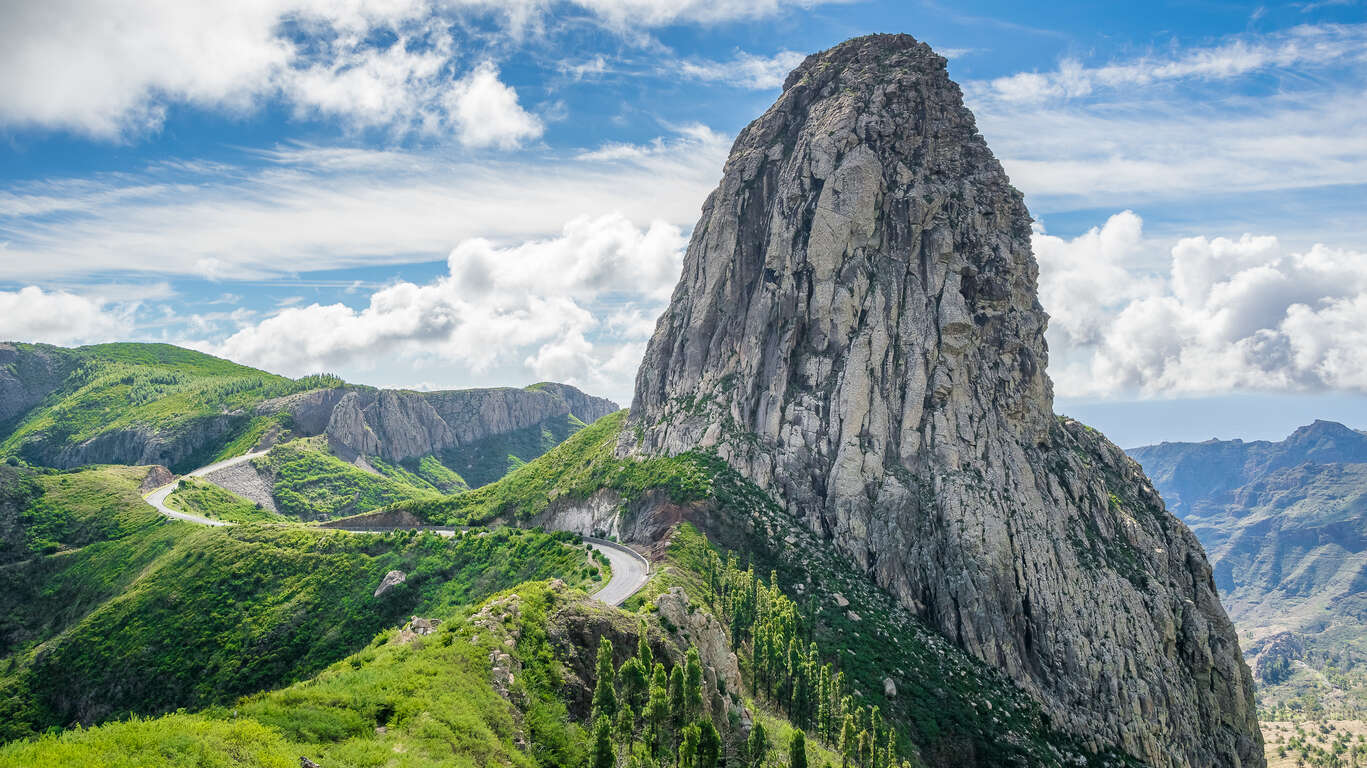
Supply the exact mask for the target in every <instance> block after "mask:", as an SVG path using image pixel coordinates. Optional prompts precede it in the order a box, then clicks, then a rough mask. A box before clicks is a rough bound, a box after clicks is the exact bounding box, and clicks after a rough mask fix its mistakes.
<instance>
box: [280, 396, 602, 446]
mask: <svg viewBox="0 0 1367 768" xmlns="http://www.w3.org/2000/svg"><path fill="white" fill-rule="evenodd" d="M616 410H617V404H616V403H614V402H612V401H611V400H607V399H605V398H601V397H593V396H591V395H586V394H584V393H583V392H581V391H579V390H578V389H575V388H574V387H571V386H568V385H566V384H551V383H546V384H537V385H534V386H531V387H528V388H526V389H513V388H498V389H457V390H447V391H442V392H410V391H405V390H392V389H363V388H355V387H342V388H336V389H328V390H315V391H311V392H302V393H300V394H297V395H291V396H289V397H285V398H280V399H278V400H271V401H268V402H266V403H263V404H262V405H261V406H260V408H259V409H258V411H259V412H260V413H263V414H272V413H278V412H281V411H284V412H288V413H289V414H290V416H291V417H292V420H293V423H294V430H293V431H294V433H295V434H296V435H297V436H308V437H312V436H314V435H320V434H326V435H327V437H328V440H329V442H330V443H331V444H332V446H333V447H334V449H340V450H341V452H344V453H345V452H350V453H352V454H354V455H357V456H380V457H383V458H385V459H388V460H390V461H399V460H402V459H406V458H410V457H413V456H426V455H430V454H436V453H440V452H442V451H444V450H447V449H449V448H455V447H461V446H466V445H471V444H474V443H477V442H479V441H481V440H484V439H486V438H489V437H491V436H495V435H503V434H507V433H510V432H515V431H517V430H521V429H527V428H529V427H534V426H536V425H538V424H541V423H542V422H545V421H546V420H548V419H551V418H554V417H558V416H568V415H570V414H573V415H574V416H575V417H576V418H578V419H580V420H582V421H584V422H593V421H597V420H598V419H600V418H602V417H603V416H606V415H608V414H609V413H612V412H614V411H616ZM524 458H531V457H524Z"/></svg>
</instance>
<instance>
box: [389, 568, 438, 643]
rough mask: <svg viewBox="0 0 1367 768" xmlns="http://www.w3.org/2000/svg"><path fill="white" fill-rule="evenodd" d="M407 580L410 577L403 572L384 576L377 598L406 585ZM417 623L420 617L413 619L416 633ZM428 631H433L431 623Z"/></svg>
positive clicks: (391, 572)
mask: <svg viewBox="0 0 1367 768" xmlns="http://www.w3.org/2000/svg"><path fill="white" fill-rule="evenodd" d="M407 579H408V576H407V575H406V574H405V573H404V572H403V571H390V572H389V573H386V574H385V575H384V578H383V579H381V580H380V586H378V587H376V588H375V597H379V596H380V595H383V594H384V593H386V592H388V591H389V590H391V589H393V588H394V587H397V586H398V585H400V584H402V583H404V581H406V580H407ZM422 621H427V619H422ZM417 622H418V617H416V616H414V617H413V625H414V631H415V632H416V631H417V629H416V626H417ZM427 629H428V630H430V629H431V626H430V623H429V625H428V626H427ZM418 634H427V633H426V632H418Z"/></svg>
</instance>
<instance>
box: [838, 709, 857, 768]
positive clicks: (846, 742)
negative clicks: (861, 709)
mask: <svg viewBox="0 0 1367 768" xmlns="http://www.w3.org/2000/svg"><path fill="white" fill-rule="evenodd" d="M858 739H859V732H858V731H856V730H855V729H854V715H852V714H851V715H845V720H844V722H843V723H842V724H841V726H840V765H841V768H849V765H850V763H857V762H858V759H859V743H858Z"/></svg>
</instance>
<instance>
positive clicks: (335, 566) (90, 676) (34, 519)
mask: <svg viewBox="0 0 1367 768" xmlns="http://www.w3.org/2000/svg"><path fill="white" fill-rule="evenodd" d="M136 469H137V468H129V467H104V468H95V469H89V470H83V471H79V472H70V473H56V474H51V475H33V474H31V473H28V476H27V477H21V478H20V480H21V481H24V482H26V483H29V484H32V485H37V486H39V487H40V488H43V489H46V488H48V487H52V488H55V489H56V490H54V491H47V490H44V492H43V493H42V494H40V495H39V496H38V497H37V502H36V503H35V502H34V500H33V496H32V495H31V494H28V495H25V496H24V497H23V500H27V502H28V506H27V507H26V511H25V513H24V514H23V515H21V518H22V520H23V525H24V526H25V528H24V530H25V531H34V530H38V531H44V532H52V531H56V532H57V533H56V534H55V535H56V536H57V537H58V538H57V539H53V538H51V536H52V535H54V534H51V533H44V534H43V535H42V540H43V541H57V542H58V544H59V547H66V548H62V549H59V550H58V551H57V552H55V553H53V554H41V553H31V554H30V556H28V557H27V558H26V559H21V560H18V561H15V562H11V563H10V564H9V565H7V566H5V567H3V568H0V723H3V727H4V732H3V736H4V737H5V738H13V737H16V736H24V735H29V734H32V733H36V732H40V731H42V730H44V729H46V728H48V727H51V726H64V725H68V724H72V723H77V722H80V723H87V724H88V723H95V722H100V721H102V720H105V719H108V718H110V717H119V716H123V715H125V714H128V713H157V712H164V711H169V710H172V709H176V708H178V707H196V706H205V705H208V704H212V703H214V702H218V701H225V700H230V699H231V698H232V697H234V696H237V695H241V694H244V693H248V692H251V691H255V690H260V689H264V688H270V687H274V686H278V685H280V684H282V683H288V682H290V681H292V680H298V679H302V678H304V677H307V676H308V675H310V674H312V673H314V672H315V671H317V670H318V669H321V668H322V667H324V666H326V665H327V664H329V663H331V662H333V661H335V660H336V659H338V658H341V657H343V656H345V655H346V654H348V653H351V652H353V651H355V650H357V649H358V648H360V647H362V646H364V645H365V644H366V643H367V642H369V641H370V640H371V638H372V637H374V635H375V633H377V632H379V631H381V630H382V629H384V628H386V627H393V626H397V625H398V624H401V623H403V621H404V620H406V619H407V618H408V617H409V616H410V615H413V614H422V615H428V614H432V613H437V614H446V613H449V612H451V611H453V610H456V609H457V608H458V607H459V606H462V605H468V604H470V603H473V602H477V601H478V600H480V599H482V598H483V597H484V596H486V595H488V594H490V593H492V592H495V591H497V590H500V589H506V588H508V587H510V586H513V585H515V584H519V583H521V582H523V581H526V580H529V579H543V578H547V577H550V576H559V577H561V578H564V579H566V580H568V581H570V582H571V583H575V584H578V583H585V584H587V583H592V579H593V577H594V573H595V571H596V568H594V567H592V566H590V565H588V560H587V558H586V557H585V553H584V551H583V550H582V548H580V547H579V546H578V545H574V544H573V540H572V537H569V536H567V535H564V534H561V535H549V534H543V533H539V532H533V531H497V532H494V533H492V534H489V535H477V534H473V533H472V534H467V535H462V536H457V537H454V538H444V537H440V536H436V535H434V534H421V535H420V534H416V533H412V532H406V533H394V534H389V535H383V536H376V535H355V534H346V533H338V532H324V531H317V530H311V529H306V528H303V527H299V526H291V527H284V528H279V527H276V528H270V527H260V526H235V527H231V528H217V529H215V528H205V527H199V526H194V525H190V524H185V523H178V522H172V521H167V520H164V519H163V518H161V516H159V515H157V514H156V512H155V511H154V510H152V509H151V507H149V506H147V505H146V504H145V503H144V502H142V500H141V498H140V496H139V494H138V491H137V488H138V483H139V482H141V479H142V477H141V475H143V474H145V473H146V469H145V468H143V470H142V472H141V473H139V472H137V471H136ZM64 481H65V482H64ZM96 487H104V488H106V489H108V490H109V491H111V493H110V494H109V495H105V494H91V493H88V492H87V491H88V489H90V488H96ZM82 489H84V490H82ZM59 494H65V495H64V496H59ZM81 498H86V499H89V500H90V503H87V504H85V505H81V504H75V503H70V504H69V503H66V501H68V500H79V499H81ZM96 499H99V501H95V500H96ZM110 499H113V501H110ZM15 501H16V499H15V498H14V497H10V498H9V503H10V504H13V503H15ZM108 504H114V505H116V506H119V507H120V508H118V509H114V508H110V507H108V506H104V505H108ZM111 513H114V514H112V517H113V518H115V519H116V520H118V521H119V522H118V524H117V525H110V526H106V527H104V528H101V529H98V530H97V531H95V532H91V531H90V530H88V529H87V528H83V527H81V525H79V524H78V523H80V522H81V521H82V520H87V519H88V518H89V516H95V517H103V516H105V515H110V514H111ZM72 521H74V522H72ZM69 544H76V545H79V546H77V547H67V545H69ZM44 549H46V547H44ZM390 570H400V571H403V572H404V573H405V574H406V575H407V578H406V581H405V582H404V583H403V584H400V585H398V586H396V587H394V588H392V589H390V590H389V591H387V592H385V593H384V594H382V595H380V596H378V597H376V596H375V595H374V594H373V592H374V591H375V589H376V587H377V586H378V585H379V584H380V582H381V580H382V579H383V578H384V576H385V574H386V573H387V572H389V571H390Z"/></svg>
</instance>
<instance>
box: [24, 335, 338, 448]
mask: <svg viewBox="0 0 1367 768" xmlns="http://www.w3.org/2000/svg"><path fill="white" fill-rule="evenodd" d="M15 346H16V348H17V349H18V350H19V356H18V359H17V360H16V362H15V363H13V364H11V365H10V366H9V368H10V370H9V371H8V373H9V374H10V375H14V376H21V375H27V376H29V377H35V376H36V374H35V373H33V372H26V371H25V370H24V366H25V365H26V364H27V363H26V361H29V360H31V359H34V357H33V355H32V354H27V355H26V354H25V353H26V352H27V353H32V352H33V350H34V345H15ZM44 351H45V352H47V353H48V354H49V355H55V358H53V359H56V360H58V361H59V362H60V365H61V367H60V370H58V371H56V372H57V373H59V374H61V376H60V377H59V380H60V383H59V384H57V386H56V387H55V388H54V389H53V390H52V391H50V392H48V393H47V394H46V396H45V397H44V398H43V399H42V401H41V402H40V403H39V404H38V405H36V406H35V407H34V408H32V409H30V410H28V411H27V412H26V413H25V414H24V415H23V416H22V417H20V419H19V420H18V422H17V423H15V424H14V425H13V430H12V431H11V432H10V433H9V434H8V436H6V437H5V438H4V440H3V442H0V455H6V454H7V455H15V456H20V457H22V458H24V459H26V460H28V461H30V462H32V463H34V464H44V465H57V466H70V465H73V464H81V463H85V462H83V461H81V452H80V449H79V446H81V444H83V443H87V442H89V441H97V440H98V439H99V438H101V437H102V436H105V435H112V434H114V433H118V432H121V431H125V430H130V429H131V430H143V431H145V432H148V433H156V434H157V436H158V445H161V446H162V447H161V448H160V449H159V450H161V452H162V455H158V456H152V457H145V456H142V457H140V458H144V459H149V460H152V459H165V460H164V461H160V462H159V463H164V464H166V465H167V466H170V467H171V469H173V470H176V471H185V470H188V469H191V468H193V467H194V466H198V465H199V464H202V463H207V462H208V461H210V460H212V459H214V458H215V457H216V456H217V455H218V454H219V453H220V452H223V451H224V448H225V446H227V445H229V444H230V443H232V442H233V440H234V439H235V438H237V437H239V436H241V435H243V434H244V433H247V432H249V431H252V430H253V428H254V427H257V426H259V425H257V424H254V423H253V420H252V417H251V416H249V415H248V414H247V410H248V409H249V408H250V407H251V406H253V405H255V404H257V403H260V402H261V401H263V400H266V399H269V398H273V397H280V396H282V395H287V394H291V393H294V392H301V391H304V390H308V389H316V388H318V387H330V386H338V385H340V384H341V383H342V382H341V380H340V379H337V378H336V377H333V376H311V377H306V378H304V379H300V380H297V381H295V380H291V379H287V378H284V377H282V376H276V375H274V374H270V373H266V372H264V371H260V370H257V369H255V368H249V367H247V366H244V365H238V364H237V363H233V362H230V361H227V360H223V359H220V358H217V357H213V356H212V355H206V354H204V353H202V352H195V351H193V350H189V349H183V348H181V347H176V346H172V345H170V344H136V343H118V344H99V345H95V346H88V347H78V348H75V349H69V350H67V349H61V348H51V347H45V348H44ZM3 426H4V425H0V427H3ZM129 450H133V449H132V448H130V449H129ZM230 453H231V452H229V454H230ZM130 463H141V462H130Z"/></svg>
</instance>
